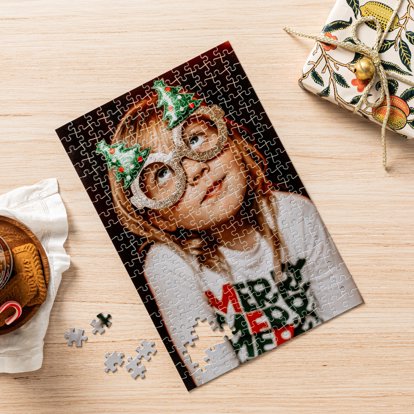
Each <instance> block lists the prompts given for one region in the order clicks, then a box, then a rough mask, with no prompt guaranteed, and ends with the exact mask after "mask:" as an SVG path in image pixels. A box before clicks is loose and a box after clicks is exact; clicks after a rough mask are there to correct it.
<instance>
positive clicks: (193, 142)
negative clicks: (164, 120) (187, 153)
mask: <svg viewBox="0 0 414 414" xmlns="http://www.w3.org/2000/svg"><path fill="white" fill-rule="evenodd" d="M204 140H205V137H204V135H201V134H197V135H193V136H192V137H190V139H189V141H188V143H189V145H190V148H191V149H197V148H198V147H200V146H201V145H202V144H203V142H204Z"/></svg>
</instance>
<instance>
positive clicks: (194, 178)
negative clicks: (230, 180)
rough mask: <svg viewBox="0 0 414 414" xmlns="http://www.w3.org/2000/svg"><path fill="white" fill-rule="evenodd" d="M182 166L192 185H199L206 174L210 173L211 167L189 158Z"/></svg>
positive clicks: (185, 159)
mask: <svg viewBox="0 0 414 414" xmlns="http://www.w3.org/2000/svg"><path fill="white" fill-rule="evenodd" d="M182 165H183V168H184V171H185V173H186V175H187V181H188V184H190V185H196V184H198V182H199V181H200V179H201V177H202V176H203V175H204V173H205V172H208V171H210V167H209V166H208V164H206V163H205V162H201V161H194V160H191V159H189V158H184V159H183V160H182Z"/></svg>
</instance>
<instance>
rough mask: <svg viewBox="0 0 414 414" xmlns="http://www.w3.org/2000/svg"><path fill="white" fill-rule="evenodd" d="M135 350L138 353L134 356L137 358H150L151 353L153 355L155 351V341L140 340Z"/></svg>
mask: <svg viewBox="0 0 414 414" xmlns="http://www.w3.org/2000/svg"><path fill="white" fill-rule="evenodd" d="M136 351H137V353H138V355H137V356H136V358H137V359H138V360H140V359H142V358H144V359H146V360H147V361H149V360H150V359H151V356H152V355H155V354H156V353H157V350H156V348H155V342H150V341H142V342H141V346H139V347H137V349H136Z"/></svg>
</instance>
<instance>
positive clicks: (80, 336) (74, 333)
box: [64, 328, 88, 348]
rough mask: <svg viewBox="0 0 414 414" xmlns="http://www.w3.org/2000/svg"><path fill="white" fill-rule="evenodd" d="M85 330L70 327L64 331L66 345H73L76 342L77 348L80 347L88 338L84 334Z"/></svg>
mask: <svg viewBox="0 0 414 414" xmlns="http://www.w3.org/2000/svg"><path fill="white" fill-rule="evenodd" d="M84 333H85V331H84V330H83V329H76V328H72V329H70V330H69V331H67V332H65V335H64V337H65V339H66V341H67V343H68V346H73V344H74V343H75V344H76V347H77V348H81V347H82V345H83V342H85V341H87V340H88V337H87V336H85V335H84Z"/></svg>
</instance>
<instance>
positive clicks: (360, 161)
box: [0, 0, 414, 414]
mask: <svg viewBox="0 0 414 414" xmlns="http://www.w3.org/2000/svg"><path fill="white" fill-rule="evenodd" d="M332 5H333V0H318V1H317V0H291V1H289V2H286V1H280V0H271V1H270V0H268V1H264V0H263V1H260V0H256V1H247V0H227V1H218V0H210V1H201V0H185V1H176V2H171V1H166V0H156V1H144V0H142V1H141V0H135V1H132V0H129V1H127V0H117V1H109V0H100V1H98V0H89V1H87V2H86V1H82V0H72V1H69V2H68V1H63V0H60V1H57V0H54V1H52V0H19V1H16V0H2V1H1V3H0V40H1V45H2V47H1V52H0V53H1V63H0V65H1V78H0V90H1V93H0V139H1V161H2V162H1V163H0V177H1V178H2V179H1V181H0V192H5V191H8V190H11V189H13V188H15V187H18V186H22V185H27V184H31V183H35V182H36V181H38V180H41V179H43V178H47V177H58V179H59V183H60V191H61V194H62V197H63V199H64V201H65V204H66V207H67V210H68V215H69V224H70V235H69V240H68V242H67V250H68V253H69V254H70V255H71V257H72V265H71V268H70V270H69V271H67V272H66V273H65V274H64V276H63V281H62V285H61V287H60V289H59V293H58V296H57V300H56V303H55V306H54V308H53V311H52V314H51V319H50V327H49V331H48V333H47V336H46V340H45V360H44V365H43V367H42V369H41V370H39V371H38V372H34V373H28V374H21V375H0V390H1V400H0V401H1V402H0V412H1V413H2V414H3V413H23V412H25V413H26V412H31V413H41V414H46V413H66V412H74V413H97V412H100V413H106V412H108V413H118V412H122V413H125V414H126V413H135V412H137V411H143V412H146V413H149V412H156V413H159V412H162V413H169V412H171V413H194V412H200V413H229V412H235V413H236V412H237V413H274V412H283V413H332V412H335V413H349V412H353V413H408V412H412V410H413V404H414V391H413V389H414V374H413V360H414V355H413V353H414V352H413V346H414V326H413V320H414V318H413V316H414V312H413V309H414V294H413V292H414V271H413V269H414V258H413V257H414V256H413V248H414V236H413V235H414V185H413V182H414V171H413V170H414V167H413V166H414V140H412V141H406V140H405V139H404V138H401V137H399V136H397V135H392V134H389V135H388V136H389V162H390V166H391V171H390V172H389V173H385V172H384V171H383V169H382V166H381V146H380V141H379V137H380V131H379V128H378V126H376V125H374V124H372V123H369V122H366V121H365V120H363V119H359V117H357V116H355V115H352V114H351V113H348V112H346V111H344V110H340V109H339V108H337V107H335V106H334V105H332V104H330V103H328V102H324V101H322V100H320V99H318V98H317V97H315V96H313V95H311V94H309V93H306V92H304V91H303V90H301V89H300V88H299V87H298V85H297V78H298V76H299V73H300V70H301V67H302V65H303V63H304V62H305V59H306V57H307V54H308V53H309V51H310V49H311V46H312V45H311V43H309V42H308V41H304V40H299V39H295V38H292V37H290V36H288V35H286V34H285V33H284V32H283V30H282V27H283V26H284V25H291V26H294V27H296V28H299V29H301V30H302V31H305V32H310V33H316V32H318V31H319V30H320V29H321V27H322V26H323V24H324V22H325V19H326V18H327V15H328V12H329V10H330V8H331V7H332ZM225 40H230V41H231V43H232V45H233V47H234V49H235V51H236V53H237V55H238V57H239V59H240V60H241V62H242V64H243V66H244V69H245V70H246V72H247V74H248V76H249V78H250V81H251V82H252V84H253V86H254V87H255V89H256V92H257V93H258V95H259V97H260V98H261V100H262V103H263V105H264V107H265V108H266V111H267V113H268V114H269V116H270V119H271V120H272V122H273V123H274V125H275V127H276V129H277V131H278V133H279V135H280V136H281V139H282V141H283V144H284V145H285V147H286V150H287V151H288V153H289V155H290V157H291V159H292V161H293V163H294V165H295V167H296V168H297V170H298V172H299V174H300V176H301V178H302V180H303V181H304V183H305V185H306V187H307V190H308V191H309V193H310V194H311V196H312V199H313V201H314V202H315V204H316V206H317V207H318V209H319V211H320V213H321V215H322V217H323V219H324V221H325V223H326V225H327V227H328V229H329V231H330V232H331V234H332V236H333V238H334V240H335V242H336V244H337V246H338V249H339V251H340V252H341V254H342V256H343V258H344V260H345V262H346V263H347V265H348V267H349V269H350V271H351V273H352V274H353V276H354V279H355V281H356V283H357V285H358V286H359V288H360V290H361V293H362V295H363V297H364V299H365V302H366V304H365V305H363V306H361V307H359V308H357V309H355V310H354V311H351V312H348V313H346V314H345V315H343V316H341V317H339V318H336V319H335V320H333V321H331V322H329V323H326V324H324V325H322V326H320V327H318V328H317V329H315V330H314V331H312V332H311V333H309V334H306V335H304V336H302V337H301V338H299V339H297V340H294V341H292V342H291V343H289V344H288V345H287V346H282V347H281V348H280V349H278V350H276V351H273V352H271V353H268V354H267V355H264V356H263V357H260V358H258V359H257V360H255V362H253V363H249V364H246V365H245V366H244V367H241V368H239V369H237V370H234V371H232V372H230V373H229V374H227V375H225V376H223V377H221V378H219V379H217V380H215V381H214V382H212V383H210V384H209V385H207V386H204V387H201V388H200V389H198V390H195V391H193V392H191V393H187V391H186V390H185V387H184V385H183V384H182V382H181V380H180V378H179V377H178V374H177V373H176V370H175V368H174V366H173V365H172V362H171V360H170V358H169V356H168V354H167V352H166V351H165V349H164V348H163V346H162V343H161V341H160V339H159V338H158V334H157V331H156V329H155V328H154V327H153V325H152V322H151V320H150V317H149V316H148V314H147V312H146V311H145V308H144V306H143V304H142V303H141V301H140V299H139V297H138V295H137V294H136V292H135V291H134V288H133V285H132V283H131V281H130V280H129V278H128V275H127V273H126V272H125V270H124V268H123V265H122V263H121V262H120V260H119V258H118V256H117V255H116V253H115V251H114V248H113V246H112V243H111V241H110V240H109V237H108V236H107V234H106V231H105V229H104V228H103V226H102V224H101V222H100V220H99V218H98V216H97V214H96V213H95V210H94V208H93V206H92V204H91V203H90V201H89V199H88V196H87V194H86V192H85V191H84V189H83V186H82V184H81V182H80V180H79V178H78V177H77V175H76V173H75V170H74V168H73V166H72V164H71V163H70V161H69V159H68V157H67V155H66V153H65V152H64V150H63V148H62V146H61V144H60V142H59V140H58V139H57V136H56V135H55V133H54V129H55V128H57V127H59V126H61V125H63V124H64V123H66V122H68V121H70V120H72V119H74V118H75V117H77V116H79V115H82V114H83V113H85V112H87V111H89V110H91V109H93V108H95V107H97V106H99V105H101V104H102V103H104V102H107V101H108V100H110V99H113V98H114V97H116V96H119V95H121V94H122V93H124V92H126V91H128V90H130V89H132V88H134V87H136V86H138V85H140V84H141V83H143V82H145V81H148V80H149V79H152V78H153V77H155V76H157V75H158V74H160V73H163V72H165V71H166V70H169V69H170V68H172V67H174V66H176V65H178V64H181V63H182V62H185V61H186V60H188V59H189V58H192V57H194V56H196V55H198V54H199V53H201V52H204V51H206V50H208V49H210V48H211V47H214V46H216V45H217V44H219V43H222V42H223V41H225ZM99 311H107V312H110V313H111V314H112V315H113V317H114V320H113V322H114V323H113V326H112V328H111V329H110V331H109V332H108V333H107V334H105V335H103V336H102V337H94V336H93V335H92V334H90V335H89V336H90V340H89V341H88V343H87V344H86V345H85V346H84V348H82V349H75V348H73V349H71V348H68V347H67V346H66V344H65V342H64V339H63V333H64V331H65V330H66V329H67V328H69V327H72V326H79V327H85V328H87V327H88V324H89V322H90V320H91V319H92V318H93V316H94V315H95V314H96V313H97V312H99ZM144 338H145V339H149V340H155V341H156V343H157V346H158V349H159V352H158V355H157V356H156V357H155V358H154V359H153V360H152V361H151V362H150V363H149V364H148V367H147V368H148V372H147V378H146V379H145V380H144V381H136V382H135V381H133V380H132V379H131V378H130V377H129V376H128V375H127V373H126V371H124V370H122V371H121V372H118V373H116V374H114V375H109V374H108V375H107V374H105V373H104V370H103V354H104V353H105V352H108V351H113V350H118V351H123V352H124V353H125V354H127V355H128V354H130V353H132V352H133V351H134V349H135V347H136V345H137V341H138V340H140V339H144ZM0 341H1V339H0Z"/></svg>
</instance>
